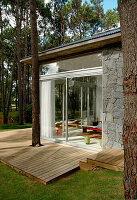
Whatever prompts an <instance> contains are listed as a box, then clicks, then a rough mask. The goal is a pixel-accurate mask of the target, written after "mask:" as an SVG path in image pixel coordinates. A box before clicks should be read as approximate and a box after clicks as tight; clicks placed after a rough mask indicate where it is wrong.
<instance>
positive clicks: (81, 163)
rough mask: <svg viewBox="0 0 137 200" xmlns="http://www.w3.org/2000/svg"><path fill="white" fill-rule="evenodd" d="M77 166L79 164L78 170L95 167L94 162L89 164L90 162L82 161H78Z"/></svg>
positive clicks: (87, 169)
mask: <svg viewBox="0 0 137 200" xmlns="http://www.w3.org/2000/svg"><path fill="white" fill-rule="evenodd" d="M79 166H80V170H84V171H89V170H93V169H94V168H95V167H96V165H94V164H90V163H87V162H82V161H80V162H79Z"/></svg>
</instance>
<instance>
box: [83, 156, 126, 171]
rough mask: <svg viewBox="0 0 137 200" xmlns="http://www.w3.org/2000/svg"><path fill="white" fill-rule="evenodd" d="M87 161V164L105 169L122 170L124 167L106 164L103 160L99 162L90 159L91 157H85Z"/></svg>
mask: <svg viewBox="0 0 137 200" xmlns="http://www.w3.org/2000/svg"><path fill="white" fill-rule="evenodd" d="M87 163H88V164H89V165H95V166H97V167H102V168H105V169H110V170H114V171H121V172H123V170H124V168H123V167H120V166H116V165H112V164H108V163H104V162H100V161H97V160H92V159H89V158H88V159H87Z"/></svg>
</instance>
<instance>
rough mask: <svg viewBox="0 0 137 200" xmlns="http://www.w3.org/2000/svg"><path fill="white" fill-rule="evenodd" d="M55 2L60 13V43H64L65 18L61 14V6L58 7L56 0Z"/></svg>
mask: <svg viewBox="0 0 137 200" xmlns="http://www.w3.org/2000/svg"><path fill="white" fill-rule="evenodd" d="M56 2H57V6H58V10H59V13H60V19H61V21H60V24H61V44H65V20H64V16H63V12H62V7H60V5H59V2H58V0H56Z"/></svg>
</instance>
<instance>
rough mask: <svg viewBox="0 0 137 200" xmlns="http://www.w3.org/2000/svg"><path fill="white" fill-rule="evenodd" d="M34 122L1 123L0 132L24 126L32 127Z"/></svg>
mask: <svg viewBox="0 0 137 200" xmlns="http://www.w3.org/2000/svg"><path fill="white" fill-rule="evenodd" d="M31 127H32V124H30V123H26V124H24V125H19V124H0V132H3V131H11V130H15V129H24V128H31Z"/></svg>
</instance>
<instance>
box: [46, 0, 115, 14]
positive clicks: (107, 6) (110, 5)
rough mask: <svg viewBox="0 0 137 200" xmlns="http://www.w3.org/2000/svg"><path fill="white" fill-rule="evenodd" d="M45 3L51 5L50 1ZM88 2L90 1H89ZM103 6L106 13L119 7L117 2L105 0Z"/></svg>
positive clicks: (47, 0)
mask: <svg viewBox="0 0 137 200" xmlns="http://www.w3.org/2000/svg"><path fill="white" fill-rule="evenodd" d="M44 1H45V3H49V2H50V0H44ZM87 1H88V2H89V1H90V0H87ZM83 2H84V0H83ZM103 4H104V6H103V7H104V12H106V11H107V10H108V9H113V8H115V7H117V0H104V2H103Z"/></svg>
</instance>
